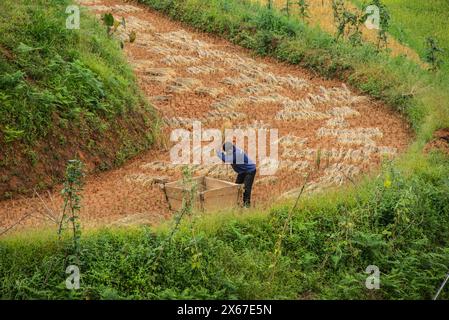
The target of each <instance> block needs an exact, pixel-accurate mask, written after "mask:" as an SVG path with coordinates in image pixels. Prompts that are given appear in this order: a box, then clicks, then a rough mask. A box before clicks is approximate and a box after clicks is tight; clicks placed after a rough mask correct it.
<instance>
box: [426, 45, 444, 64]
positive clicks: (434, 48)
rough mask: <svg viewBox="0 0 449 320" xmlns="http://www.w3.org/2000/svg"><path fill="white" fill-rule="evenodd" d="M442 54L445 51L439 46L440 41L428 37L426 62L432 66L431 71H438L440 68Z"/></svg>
mask: <svg viewBox="0 0 449 320" xmlns="http://www.w3.org/2000/svg"><path fill="white" fill-rule="evenodd" d="M442 53H444V50H443V49H441V48H440V47H439V46H438V41H437V40H436V39H435V38H433V37H427V39H426V56H425V60H426V62H428V63H429V64H430V70H431V71H436V70H438V68H439V67H440V65H441V63H442V60H441V57H440V56H441V54H442Z"/></svg>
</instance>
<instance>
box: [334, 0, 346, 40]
mask: <svg viewBox="0 0 449 320" xmlns="http://www.w3.org/2000/svg"><path fill="white" fill-rule="evenodd" d="M332 10H333V12H334V23H335V26H336V27H337V34H336V38H337V40H338V39H340V37H341V36H344V33H345V29H346V23H347V19H346V17H345V13H346V8H345V4H344V1H343V0H332Z"/></svg>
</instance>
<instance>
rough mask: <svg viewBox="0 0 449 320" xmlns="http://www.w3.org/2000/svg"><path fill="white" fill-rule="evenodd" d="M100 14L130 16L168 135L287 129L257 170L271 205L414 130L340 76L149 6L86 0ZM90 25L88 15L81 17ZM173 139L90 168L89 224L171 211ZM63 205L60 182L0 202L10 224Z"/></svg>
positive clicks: (134, 48)
mask: <svg viewBox="0 0 449 320" xmlns="http://www.w3.org/2000/svg"><path fill="white" fill-rule="evenodd" d="M79 2H80V3H81V4H82V5H83V6H84V7H85V8H86V10H90V11H92V12H93V13H94V14H96V15H97V16H98V18H99V19H100V18H101V15H102V14H104V13H109V12H110V13H112V14H113V15H114V17H115V18H116V19H118V20H121V18H122V17H123V18H124V19H125V22H126V23H125V26H120V27H119V28H118V30H117V32H116V36H118V37H119V38H121V39H122V40H124V41H126V40H127V39H128V38H129V33H130V32H132V31H135V32H136V40H135V42H133V43H129V42H126V43H125V51H126V54H127V56H128V58H129V61H130V62H131V64H132V65H133V67H134V69H135V73H136V75H137V77H138V79H139V83H140V86H141V88H142V89H143V90H144V92H145V94H146V95H147V97H148V99H149V100H150V101H152V103H153V105H154V106H155V107H156V108H157V110H158V112H159V114H160V116H161V118H162V119H164V122H165V123H166V126H165V128H164V133H165V134H166V135H169V133H170V131H171V130H172V129H175V128H180V127H183V128H187V129H188V128H191V126H192V122H193V121H196V120H197V121H201V123H202V126H203V128H218V129H221V128H222V126H223V123H224V122H226V121H227V122H230V123H232V126H233V127H235V128H237V127H238V128H275V129H278V130H279V137H280V140H279V152H280V167H279V170H278V172H277V174H276V175H275V176H268V177H263V176H261V177H257V178H256V185H255V188H254V197H255V201H254V202H255V203H256V205H257V206H264V205H266V204H270V203H272V202H273V201H274V200H276V199H277V198H279V197H280V196H282V195H285V194H287V195H288V194H292V193H294V190H295V189H296V188H298V187H299V186H300V184H301V183H302V181H303V179H304V176H305V175H306V174H308V173H310V175H311V176H310V183H309V185H308V187H307V189H308V191H310V192H313V191H317V190H321V189H323V188H327V187H330V186H338V185H342V184H343V183H345V182H347V181H348V179H350V180H352V179H354V178H356V177H357V176H360V175H361V174H363V173H367V172H369V171H370V170H373V169H375V168H376V167H378V166H379V164H380V163H381V161H382V159H383V158H384V157H394V156H395V155H397V154H398V153H400V152H401V151H403V150H404V149H405V148H406V147H407V145H408V143H409V140H410V132H409V129H408V125H407V124H406V122H405V121H404V120H403V119H402V118H401V117H399V116H398V115H397V114H396V113H394V112H393V111H390V110H389V109H388V107H387V106H385V105H383V104H381V103H379V102H377V101H374V100H372V99H370V98H369V97H366V96H363V95H360V94H359V93H358V92H356V91H355V90H354V89H352V88H350V87H349V86H347V85H345V84H344V83H341V82H338V81H330V80H325V79H322V78H318V77H316V76H315V75H313V74H311V73H309V72H306V71H304V70H301V69H299V68H297V67H294V66H291V65H287V64H282V63H279V62H277V61H275V60H273V59H270V58H260V57H254V56H252V55H251V54H250V53H249V51H247V50H244V49H242V48H240V47H237V46H234V45H232V44H230V43H229V42H227V41H225V40H222V39H218V38H215V37H212V36H210V35H206V34H202V33H197V32H194V31H192V30H191V29H189V28H187V27H185V26H183V25H181V24H179V23H177V22H173V21H171V20H169V19H168V18H166V17H164V16H161V15H160V14H159V13H155V12H153V11H151V10H149V9H147V8H144V7H143V6H139V5H135V4H130V3H124V2H121V1H118V0H83V1H79ZM81 28H82V21H81ZM169 149H170V145H167V146H166V147H165V148H160V149H157V150H156V149H154V150H150V151H149V152H147V153H146V154H143V155H141V156H140V157H138V158H137V159H135V160H133V161H131V162H130V163H128V164H126V165H125V166H123V167H122V168H120V169H117V170H114V171H111V172H107V173H103V174H100V175H97V176H91V177H89V178H88V181H87V185H86V189H85V194H84V200H83V209H82V212H81V219H82V221H83V224H87V225H90V226H93V225H102V224H110V223H114V224H117V223H118V224H128V223H158V222H160V221H161V220H163V219H166V218H167V217H169V216H171V213H170V212H169V211H168V208H167V205H166V203H165V198H164V195H163V194H162V192H161V190H160V188H159V186H158V182H159V181H160V180H170V181H171V180H175V179H178V178H180V176H181V165H175V164H172V163H171V162H170V159H169ZM192 171H193V173H194V174H195V175H200V174H207V175H209V176H212V177H216V178H221V179H228V180H233V179H234V176H235V174H234V173H233V172H232V170H231V169H230V168H229V167H227V166H225V165H221V164H220V165H192ZM61 205H62V199H61V197H60V196H59V193H58V192H57V190H56V191H55V192H54V193H50V194H48V195H45V196H44V195H41V196H35V197H34V198H31V199H18V200H11V201H6V202H2V203H0V214H1V215H2V217H4V218H3V221H2V225H3V226H8V225H10V224H12V223H14V222H15V221H18V220H19V219H21V217H27V219H24V220H23V222H22V225H23V226H31V225H36V224H46V223H51V216H52V212H55V211H57V210H58V208H60V207H61Z"/></svg>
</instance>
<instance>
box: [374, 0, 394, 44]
mask: <svg viewBox="0 0 449 320" xmlns="http://www.w3.org/2000/svg"><path fill="white" fill-rule="evenodd" d="M371 5H375V6H377V7H378V8H379V30H378V32H377V49H381V48H387V47H388V33H387V32H388V29H390V19H391V16H390V12H389V11H388V9H387V7H386V6H385V5H384V4H383V3H382V0H373V2H372V3H371Z"/></svg>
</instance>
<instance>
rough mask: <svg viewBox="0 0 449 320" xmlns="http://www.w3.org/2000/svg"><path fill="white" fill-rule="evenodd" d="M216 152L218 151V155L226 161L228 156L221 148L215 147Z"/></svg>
mask: <svg viewBox="0 0 449 320" xmlns="http://www.w3.org/2000/svg"><path fill="white" fill-rule="evenodd" d="M215 152H216V153H217V157H219V158H220V159H221V161H223V162H226V156H225V154H224V153H223V151H221V150H220V149H215Z"/></svg>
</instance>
